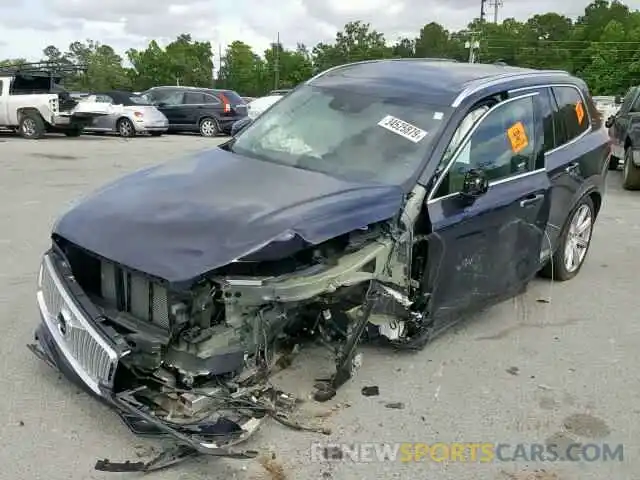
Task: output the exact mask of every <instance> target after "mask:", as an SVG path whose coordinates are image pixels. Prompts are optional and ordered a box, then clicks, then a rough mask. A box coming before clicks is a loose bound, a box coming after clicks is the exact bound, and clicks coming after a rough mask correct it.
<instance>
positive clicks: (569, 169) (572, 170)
mask: <svg viewBox="0 0 640 480" xmlns="http://www.w3.org/2000/svg"><path fill="white" fill-rule="evenodd" d="M579 166H580V164H579V163H578V162H571V163H570V164H569V165H568V166H567V168H565V169H564V171H565V172H567V173H569V174H574V173H576V170H577V169H578V167H579Z"/></svg>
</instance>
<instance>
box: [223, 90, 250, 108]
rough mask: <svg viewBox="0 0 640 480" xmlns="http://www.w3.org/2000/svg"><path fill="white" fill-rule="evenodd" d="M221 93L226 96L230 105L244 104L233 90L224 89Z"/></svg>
mask: <svg viewBox="0 0 640 480" xmlns="http://www.w3.org/2000/svg"><path fill="white" fill-rule="evenodd" d="M222 95H224V96H225V97H227V98H228V99H229V101H230V102H231V104H232V105H244V104H245V102H244V100H243V99H242V97H241V96H240V95H238V94H237V93H236V92H234V91H233V90H224V91H223V92H222Z"/></svg>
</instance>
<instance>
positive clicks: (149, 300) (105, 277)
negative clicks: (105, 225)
mask: <svg viewBox="0 0 640 480" xmlns="http://www.w3.org/2000/svg"><path fill="white" fill-rule="evenodd" d="M117 272H118V273H117ZM117 275H121V276H122V280H123V285H124V286H125V291H124V292H123V294H124V296H125V297H127V298H129V303H128V305H127V302H123V303H124V304H125V305H126V308H125V311H127V312H128V313H130V314H131V315H133V316H134V317H136V318H138V319H140V320H142V321H145V322H150V323H153V324H155V325H157V326H158V327H160V328H163V329H165V330H168V329H169V327H170V321H169V300H168V294H167V289H166V288H165V287H164V286H162V285H160V284H159V283H156V282H152V281H150V280H148V279H147V278H146V277H144V276H143V275H140V274H137V273H133V272H128V271H127V270H125V269H122V268H119V267H117V266H116V265H115V264H114V263H112V262H109V261H106V260H103V261H102V262H101V277H102V298H103V299H104V300H106V301H107V302H108V303H109V304H111V305H112V306H114V307H117V305H118V293H117V285H116V276H117ZM127 277H128V278H130V283H129V282H128V281H127ZM127 285H129V288H130V291H129V292H128V293H127V290H126V286H127Z"/></svg>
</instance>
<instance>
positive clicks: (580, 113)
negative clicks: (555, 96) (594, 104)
mask: <svg viewBox="0 0 640 480" xmlns="http://www.w3.org/2000/svg"><path fill="white" fill-rule="evenodd" d="M576 117H578V123H580V124H582V120H584V107H583V106H582V102H578V103H576Z"/></svg>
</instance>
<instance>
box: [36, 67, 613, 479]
mask: <svg viewBox="0 0 640 480" xmlns="http://www.w3.org/2000/svg"><path fill="white" fill-rule="evenodd" d="M180 94H181V95H186V93H185V92H184V91H180ZM608 155H609V143H608V137H607V133H606V131H605V129H604V128H603V125H602V121H601V119H600V116H599V115H598V113H597V111H596V108H595V106H594V104H593V101H592V99H591V97H590V95H589V91H588V89H587V86H586V85H585V83H584V82H583V81H582V80H580V79H578V78H575V77H573V76H571V75H569V74H568V73H564V72H558V71H536V70H529V69H521V68H514V67H505V66H497V65H482V64H468V63H453V62H442V61H427V60H413V59H412V60H402V59H399V60H378V61H368V62H360V63H355V64H346V65H342V66H339V67H336V68H333V69H330V70H328V71H326V72H323V73H322V74H320V75H318V76H316V77H314V78H312V79H311V80H309V81H308V82H307V83H306V84H303V85H301V86H299V87H298V88H296V89H295V90H294V91H293V92H291V94H289V95H287V97H286V98H283V99H282V100H281V101H279V102H278V103H276V104H275V105H274V106H273V107H272V108H270V109H269V110H268V111H267V112H265V113H264V114H263V115H261V116H260V117H258V118H257V119H256V120H255V121H254V122H253V123H252V124H251V125H249V126H248V127H247V128H246V130H244V131H243V133H242V134H241V135H239V136H237V137H235V138H233V139H231V140H229V141H227V142H225V143H223V144H222V145H220V146H217V147H214V148H212V149H210V150H207V151H203V152H199V153H196V154H193V155H191V156H189V157H187V158H185V159H183V160H178V161H175V162H169V163H167V164H165V165H158V166H154V167H151V168H148V169H146V170H142V171H140V172H137V173H133V174H131V175H129V176H126V177H124V178H122V179H120V180H118V181H116V182H115V183H112V184H110V186H109V187H108V188H103V189H100V190H98V191H97V192H95V193H94V194H93V195H90V196H89V197H87V198H85V199H84V200H83V201H82V202H80V203H79V204H77V205H76V206H75V207H73V208H72V209H71V210H69V211H68V212H67V213H65V214H64V215H63V216H62V217H61V218H60V219H59V220H58V221H57V222H56V224H55V227H54V229H53V235H52V245H51V248H50V249H49V250H48V251H47V252H46V253H45V254H44V258H43V262H42V267H41V270H40V274H39V280H38V291H37V301H38V306H39V310H40V313H41V316H42V324H41V325H40V326H39V327H38V330H37V334H36V338H37V342H36V343H35V344H33V345H32V346H31V348H32V350H33V351H34V352H35V353H36V354H37V355H38V356H39V357H41V358H44V359H46V360H47V361H48V362H50V363H51V364H52V365H56V366H57V368H59V369H60V370H61V371H62V372H65V374H67V375H68V376H69V377H71V378H75V379H76V380H77V381H78V382H79V383H81V384H83V385H84V386H85V387H86V388H87V390H89V391H91V392H93V393H94V394H95V395H96V396H97V397H99V398H102V399H106V401H107V402H108V404H110V405H111V406H113V407H114V408H115V409H116V410H118V411H120V412H121V413H122V415H123V417H124V418H125V420H126V422H127V423H128V425H129V426H130V427H131V428H132V429H133V430H134V431H136V432H144V433H145V434H147V435H150V434H153V433H158V434H163V435H166V434H169V435H173V436H174V437H175V438H176V440H177V441H178V442H179V443H180V445H181V446H182V448H183V450H182V451H181V455H183V456H185V455H191V454H193V453H194V452H199V453H209V454H213V455H217V456H222V455H236V456H237V455H242V454H241V453H239V452H238V451H235V452H231V451H229V450H228V446H229V445H230V444H233V443H235V442H238V441H241V440H243V439H244V438H246V436H247V435H248V434H249V433H250V432H251V431H254V430H255V428H256V426H257V424H258V423H259V422H260V419H261V418H267V417H269V415H268V414H265V411H266V412H273V407H272V406H271V405H272V403H271V401H273V400H274V399H275V400H281V399H282V398H287V397H286V395H281V394H279V393H277V392H275V393H274V391H273V390H272V389H270V388H268V387H267V383H266V382H267V380H266V379H267V378H268V373H269V371H270V369H271V368H273V367H272V366H273V365H280V366H281V365H282V363H280V362H278V361H277V358H278V355H279V354H283V355H289V353H290V352H291V350H290V346H291V345H292V344H297V343H298V342H302V341H304V338H308V337H312V338H316V339H319V340H322V341H323V342H325V343H334V346H335V342H336V341H337V342H338V344H339V345H340V348H339V349H338V350H337V351H338V353H337V355H336V359H335V361H336V372H335V375H334V376H333V377H332V378H331V379H330V380H329V381H327V382H326V383H325V384H323V385H321V386H320V387H321V388H319V390H318V391H317V392H316V396H315V398H316V399H317V400H326V399H328V398H330V397H331V396H332V395H333V394H335V389H337V388H338V387H339V386H340V385H341V384H342V383H344V382H345V381H346V380H347V379H348V378H349V377H350V375H351V372H352V371H353V369H354V368H355V367H356V366H357V364H358V361H359V358H360V356H359V355H357V354H356V351H357V350H356V347H357V345H358V342H359V341H360V340H361V339H362V338H367V339H370V338H378V339H381V340H385V341H386V342H388V343H390V344H392V345H393V346H395V347H397V348H406V349H415V348H420V347H422V346H424V345H425V343H427V342H428V341H429V340H431V339H433V338H434V337H435V336H436V335H437V334H439V333H440V332H442V331H444V330H445V329H447V328H449V327H450V326H451V325H453V324H454V323H456V322H457V321H459V320H460V319H461V318H464V317H465V316H467V315H468V314H470V313H473V312H477V311H478V310H480V309H482V308H484V307H486V306H487V305H490V304H492V303H495V302H498V301H501V300H504V299H506V298H509V297H512V296H514V295H516V294H518V293H520V292H522V291H523V290H524V288H525V287H526V285H527V284H528V282H529V281H530V280H531V279H532V278H533V277H534V276H536V274H537V273H538V272H541V273H542V274H543V275H547V276H551V277H552V278H555V279H556V280H560V281H563V280H569V279H571V278H573V277H574V276H575V275H577V274H578V272H579V271H580V269H581V267H582V265H583V264H584V262H585V258H586V257H587V252H588V249H589V245H590V242H591V235H592V232H593V228H594V222H595V221H596V219H597V217H598V213H599V211H600V207H601V205H602V201H603V194H604V181H605V176H606V174H607V172H608V170H607V160H608ZM123 238H126V241H123ZM287 345H289V347H287ZM287 358H288V357H287ZM246 385H249V387H244V386H246ZM264 392H267V393H264ZM265 396H267V397H268V399H269V400H261V399H264V398H265ZM265 402H266V403H265ZM265 405H267V406H265ZM267 409H268V410H267ZM252 412H257V413H254V414H252ZM176 455H178V454H176ZM174 458H175V457H174ZM123 465H124V466H123ZM126 465H129V466H128V467H127V466H126ZM103 468H105V469H106V468H113V469H114V470H115V469H126V468H138V469H140V468H141V467H140V466H139V465H138V464H137V463H136V462H132V463H130V464H118V465H115V466H111V465H106V466H105V465H103ZM145 468H146V467H145ZM149 468H151V467H149Z"/></svg>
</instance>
